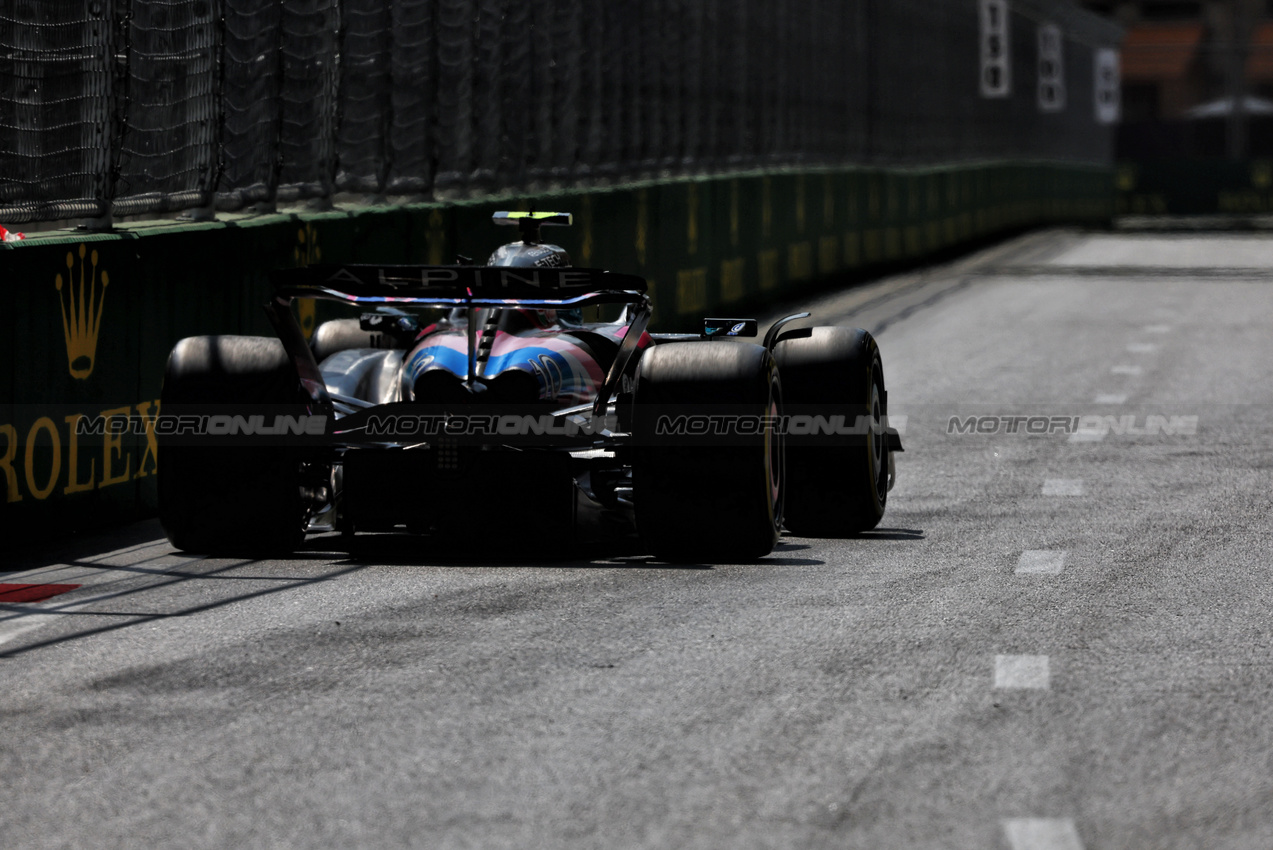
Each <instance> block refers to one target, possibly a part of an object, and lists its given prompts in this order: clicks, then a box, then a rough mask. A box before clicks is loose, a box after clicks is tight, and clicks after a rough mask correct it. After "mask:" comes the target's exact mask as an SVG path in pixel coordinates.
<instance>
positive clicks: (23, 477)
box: [0, 163, 1114, 542]
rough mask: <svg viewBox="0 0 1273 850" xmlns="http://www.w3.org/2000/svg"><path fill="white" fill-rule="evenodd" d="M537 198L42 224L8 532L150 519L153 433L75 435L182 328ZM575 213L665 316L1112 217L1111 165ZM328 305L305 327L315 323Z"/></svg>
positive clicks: (680, 190)
mask: <svg viewBox="0 0 1273 850" xmlns="http://www.w3.org/2000/svg"><path fill="white" fill-rule="evenodd" d="M528 201H529V199H528V198H521V197H516V198H502V199H498V198H497V199H489V200H483V201H480V202H469V203H461V204H452V205H436V206H433V205H420V206H410V207H392V208H389V207H385V208H360V209H357V210H355V211H342V212H328V213H312V214H295V215H266V216H258V217H254V218H238V219H232V220H223V221H217V222H209V223H198V224H196V223H177V222H162V223H147V224H140V225H130V226H127V227H124V228H121V229H119V230H117V231H116V232H113V233H110V234H88V233H76V232H67V231H63V232H58V233H53V234H40V235H37V236H33V237H32V238H29V239H28V240H26V241H25V242H21V243H10V244H7V245H5V246H4V247H3V248H0V281H3V286H4V295H5V299H4V308H3V309H4V311H3V318H2V319H0V324H2V329H3V333H2V334H0V346H3V349H2V354H3V362H4V364H5V366H4V369H3V371H0V505H3V507H0V530H3V531H4V532H5V534H6V537H5V540H7V541H11V542H12V541H22V540H24V539H25V540H38V539H40V537H41V536H47V535H49V534H55V533H65V532H67V531H72V530H78V529H84V528H89V527H94V526H102V525H108V524H112V523H118V522H120V521H124V520H128V519H133V518H137V517H140V516H144V515H146V514H148V513H152V512H153V510H154V508H155V478H156V475H157V474H158V471H159V469H160V467H161V464H162V459H161V458H159V457H157V453H156V451H155V447H154V442H153V436H152V435H148V434H146V433H140V434H127V435H120V436H118V437H111V436H108V435H106V436H77V435H76V423H77V421H78V420H79V419H80V417H85V416H96V415H99V414H106V413H111V414H118V413H129V414H132V415H133V416H135V417H139V418H140V421H143V422H144V421H145V419H146V418H148V417H152V416H154V414H155V413H156V412H157V411H158V408H159V395H160V381H161V376H162V371H163V365H164V361H165V358H166V356H167V353H168V351H169V350H170V349H171V347H172V345H173V344H174V343H175V342H176V341H177V340H178V339H180V338H182V337H184V336H190V335H194V334H207V333H249V334H266V335H269V334H272V331H271V329H270V327H269V325H268V323H267V321H266V320H265V316H264V314H263V312H262V310H261V305H262V304H263V303H264V302H265V300H266V298H267V296H268V291H269V288H268V281H267V273H268V272H269V270H271V269H276V268H284V267H292V266H296V265H301V264H308V263H318V262H323V263H340V262H387V263H394V262H401V263H421V262H424V263H433V264H442V263H451V262H455V258H456V256H457V255H458V254H464V255H467V256H471V257H474V258H476V260H477V261H478V262H483V261H484V260H485V258H486V256H487V255H488V254H489V253H490V251H491V250H493V249H494V248H495V247H496V246H497V245H498V244H500V242H501V241H506V240H507V239H509V238H511V237H512V236H513V231H510V230H506V229H503V228H497V227H495V226H493V225H492V224H491V223H490V214H491V213H492V212H493V211H495V210H496V209H500V208H508V207H512V208H515V209H516V208H522V209H524V208H526V205H527V203H528ZM534 201H535V204H536V208H538V209H541V210H543V209H556V208H560V209H563V210H566V211H570V212H573V213H575V215H576V224H575V227H574V228H573V229H571V230H561V231H550V233H551V236H552V237H553V238H554V241H557V242H559V243H561V244H562V245H563V246H565V247H566V248H567V250H569V251H570V252H571V254H572V256H573V258H574V262H575V264H576V265H579V266H596V267H605V268H612V269H615V270H620V271H629V272H633V273H637V274H641V275H643V276H645V277H646V278H647V279H649V280H650V281H651V284H652V286H651V291H652V295H653V300H654V302H655V316H656V325H657V327H659V328H661V329H663V330H691V329H694V328H695V327H697V322H698V320H699V319H700V318H701V317H702V316H704V315H707V314H711V313H714V312H725V311H729V310H730V308H731V307H732V306H735V305H749V306H752V307H755V306H756V305H758V304H763V302H764V301H766V300H772V299H774V298H777V297H778V296H783V297H787V296H789V295H791V294H793V293H795V292H798V290H799V289H800V288H801V287H803V286H806V285H808V284H810V283H811V282H814V281H816V280H818V279H827V278H832V277H834V276H837V275H841V274H843V273H846V272H853V271H855V270H864V269H868V268H869V267H872V266H878V265H881V264H885V263H895V262H906V261H917V260H922V259H923V258H924V257H926V256H929V255H931V254H933V253H935V252H937V251H941V250H943V249H948V248H951V247H954V246H957V245H960V244H961V243H967V242H969V241H971V240H975V239H979V238H984V237H987V236H991V235H994V234H996V233H1000V232H1004V231H1007V230H1011V229H1019V228H1023V227H1029V226H1034V225H1040V224H1047V223H1059V222H1074V223H1092V224H1104V223H1107V222H1108V221H1109V219H1110V217H1111V215H1112V213H1113V204H1114V201H1113V190H1112V174H1111V172H1110V171H1109V170H1108V169H1101V168H1084V167H1077V166H1072V165H1059V164H1050V163H1014V164H1002V163H991V164H981V165H964V166H960V167H952V168H929V169H920V170H880V169H853V170H829V171H816V172H803V173H773V174H748V175H740V176H729V177H719V178H704V179H695V180H682V181H675V182H664V183H651V184H644V185H632V186H623V187H617V188H612V189H606V190H592V191H587V192H572V193H563V194H557V195H540V196H536V197H535V198H534ZM312 309H313V308H312V307H310V308H302V324H303V325H304V326H305V327H306V329H307V330H312V326H313V323H314V320H315V319H314V315H313V312H312Z"/></svg>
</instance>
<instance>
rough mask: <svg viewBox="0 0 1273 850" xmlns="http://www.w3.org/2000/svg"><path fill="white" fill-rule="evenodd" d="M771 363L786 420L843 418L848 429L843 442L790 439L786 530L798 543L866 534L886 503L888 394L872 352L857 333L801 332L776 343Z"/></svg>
mask: <svg viewBox="0 0 1273 850" xmlns="http://www.w3.org/2000/svg"><path fill="white" fill-rule="evenodd" d="M774 358H775V359H776V360H777V362H778V369H779V371H780V372H781V374H782V383H783V390H784V393H785V399H786V403H787V410H788V412H789V413H791V414H793V415H800V414H805V415H825V414H833V415H843V416H844V421H845V422H846V423H847V424H849V425H854V426H856V427H855V429H854V430H855V432H856V433H853V434H851V435H848V436H835V435H818V436H815V437H809V438H801V439H797V438H796V436H795V432H794V431H793V436H792V437H791V439H790V440H789V443H788V447H787V502H786V511H785V514H784V517H785V519H784V522H785V525H786V528H787V530H788V531H790V532H792V533H793V534H798V535H800V536H802V537H851V536H853V535H856V534H861V533H862V532H864V531H870V530H871V529H873V528H875V527H876V526H877V525H879V523H880V520H881V519H883V517H884V507H885V503H886V501H887V498H888V467H889V448H888V446H889V443H888V436H887V434H886V425H887V416H888V393H887V392H886V391H885V388H884V364H883V361H882V360H881V358H880V349H879V346H878V345H877V344H876V342H875V339H874V338H873V337H872V336H871V335H870V334H869V333H867V332H866V331H864V330H862V329H860V328H838V327H817V328H803V329H799V330H794V331H788V332H786V333H784V334H782V335H781V336H780V337H779V341H778V344H777V345H776V346H774ZM828 418H830V417H828Z"/></svg>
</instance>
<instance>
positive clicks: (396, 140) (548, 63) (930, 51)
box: [0, 0, 1119, 222]
mask: <svg viewBox="0 0 1273 850" xmlns="http://www.w3.org/2000/svg"><path fill="white" fill-rule="evenodd" d="M984 2H986V0H853V2H845V0H785V2H783V3H774V2H772V0H606V2H604V3H601V2H589V0H540V2H527V0H59V2H56V3H54V2H45V0H8V2H6V3H4V4H3V6H0V221H6V222H22V221H33V220H56V219H68V218H77V217H86V218H94V217H102V216H106V215H108V214H114V215H137V214H152V213H164V212H171V211H173V210H179V209H190V208H202V209H211V208H214V207H215V208H216V209H221V210H236V209H242V208H245V207H248V206H252V205H258V206H259V208H263V209H268V208H271V207H272V206H273V205H274V204H277V203H279V202H294V201H300V200H313V201H317V202H319V203H327V202H329V201H330V200H331V199H332V198H333V197H334V196H335V195H337V194H338V193H355V194H357V195H361V196H368V197H370V198H373V199H375V200H377V201H382V200H385V199H391V198H402V199H407V200H419V199H426V198H450V197H460V196H471V195H476V194H481V193H489V192H494V191H519V190H527V191H530V190H534V189H535V188H537V187H539V188H542V187H544V186H549V185H551V186H586V185H593V184H596V183H599V182H614V181H616V180H632V179H649V178H655V177H666V176H678V175H694V174H711V173H722V172H729V171H739V170H749V169H768V168H777V167H787V166H792V167H799V166H818V165H836V164H854V163H858V164H875V163H884V164H945V163H953V162H960V161H970V160H990V159H1049V160H1069V161H1075V162H1088V163H1108V162H1109V161H1110V156H1111V153H1112V140H1113V137H1112V128H1111V127H1110V126H1108V125H1103V124H1100V123H1098V121H1097V119H1096V115H1095V109H1094V104H1093V97H1094V92H1093V86H1094V80H1093V76H1094V72H1093V68H1094V51H1095V50H1096V49H1098V48H1101V47H1109V46H1113V45H1115V44H1117V41H1118V38H1119V33H1118V31H1117V30H1116V29H1115V28H1114V27H1113V26H1112V25H1109V24H1107V23H1105V22H1103V21H1101V20H1100V19H1098V18H1096V17H1094V16H1092V15H1089V14H1087V13H1085V12H1082V11H1080V10H1079V9H1078V8H1077V7H1076V6H1075V5H1074V4H1072V3H1069V2H1066V0H1010V6H1009V8H1010V9H1011V15H1010V24H1011V27H1010V44H1011V71H1012V77H1013V80H1014V84H1013V86H1012V90H1011V92H1010V93H1009V94H1008V95H1007V96H1004V97H998V98H987V97H984V96H983V95H982V93H981V90H980V79H981V77H980V74H981V68H980V65H979V51H980V46H981V41H980V40H981V37H982V34H981V31H980V29H979V27H980V21H981V17H980V14H981V9H982V3H984ZM996 2H997V0H996ZM1045 23H1048V24H1055V25H1057V26H1059V27H1060V28H1061V30H1062V32H1063V34H1064V75H1065V88H1066V92H1067V102H1066V104H1065V105H1064V108H1063V109H1061V110H1059V111H1051V112H1048V111H1044V110H1042V109H1041V108H1040V106H1039V103H1038V100H1037V96H1036V95H1037V92H1036V87H1035V80H1036V79H1037V75H1038V68H1037V63H1038V50H1039V47H1038V40H1037V33H1038V29H1039V27H1040V26H1042V25H1043V24H1045Z"/></svg>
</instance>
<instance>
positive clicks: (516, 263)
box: [486, 242, 583, 325]
mask: <svg viewBox="0 0 1273 850" xmlns="http://www.w3.org/2000/svg"><path fill="white" fill-rule="evenodd" d="M486 264H487V265H488V266H512V267H513V268H522V269H526V268H539V269H560V268H565V267H567V266H569V265H570V255H569V254H567V253H566V249H565V248H562V247H560V246H558V245H548V244H545V243H540V242H532V243H526V242H513V243H511V244H509V245H501V246H500V247H499V248H497V249H496V250H495V253H494V254H491V258H490V259H489V260H487V261H486ZM535 312H537V313H541V314H543V315H544V318H546V319H547V320H548V322H549V323H550V324H551V323H552V322H562V323H563V324H571V325H581V324H583V310H581V309H579V308H575V309H573V310H537V311H535Z"/></svg>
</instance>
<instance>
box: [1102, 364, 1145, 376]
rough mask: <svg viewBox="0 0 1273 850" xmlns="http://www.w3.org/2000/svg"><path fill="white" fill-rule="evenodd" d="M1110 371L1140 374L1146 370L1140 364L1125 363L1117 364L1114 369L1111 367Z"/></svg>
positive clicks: (1116, 373)
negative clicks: (1130, 364)
mask: <svg viewBox="0 0 1273 850" xmlns="http://www.w3.org/2000/svg"><path fill="white" fill-rule="evenodd" d="M1109 371H1110V372H1111V373H1112V374H1114V375H1139V374H1140V373H1141V372H1144V371H1145V370H1144V369H1142V368H1140V367H1139V366H1126V365H1123V366H1115V367H1114V368H1113V369H1110V370H1109Z"/></svg>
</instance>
